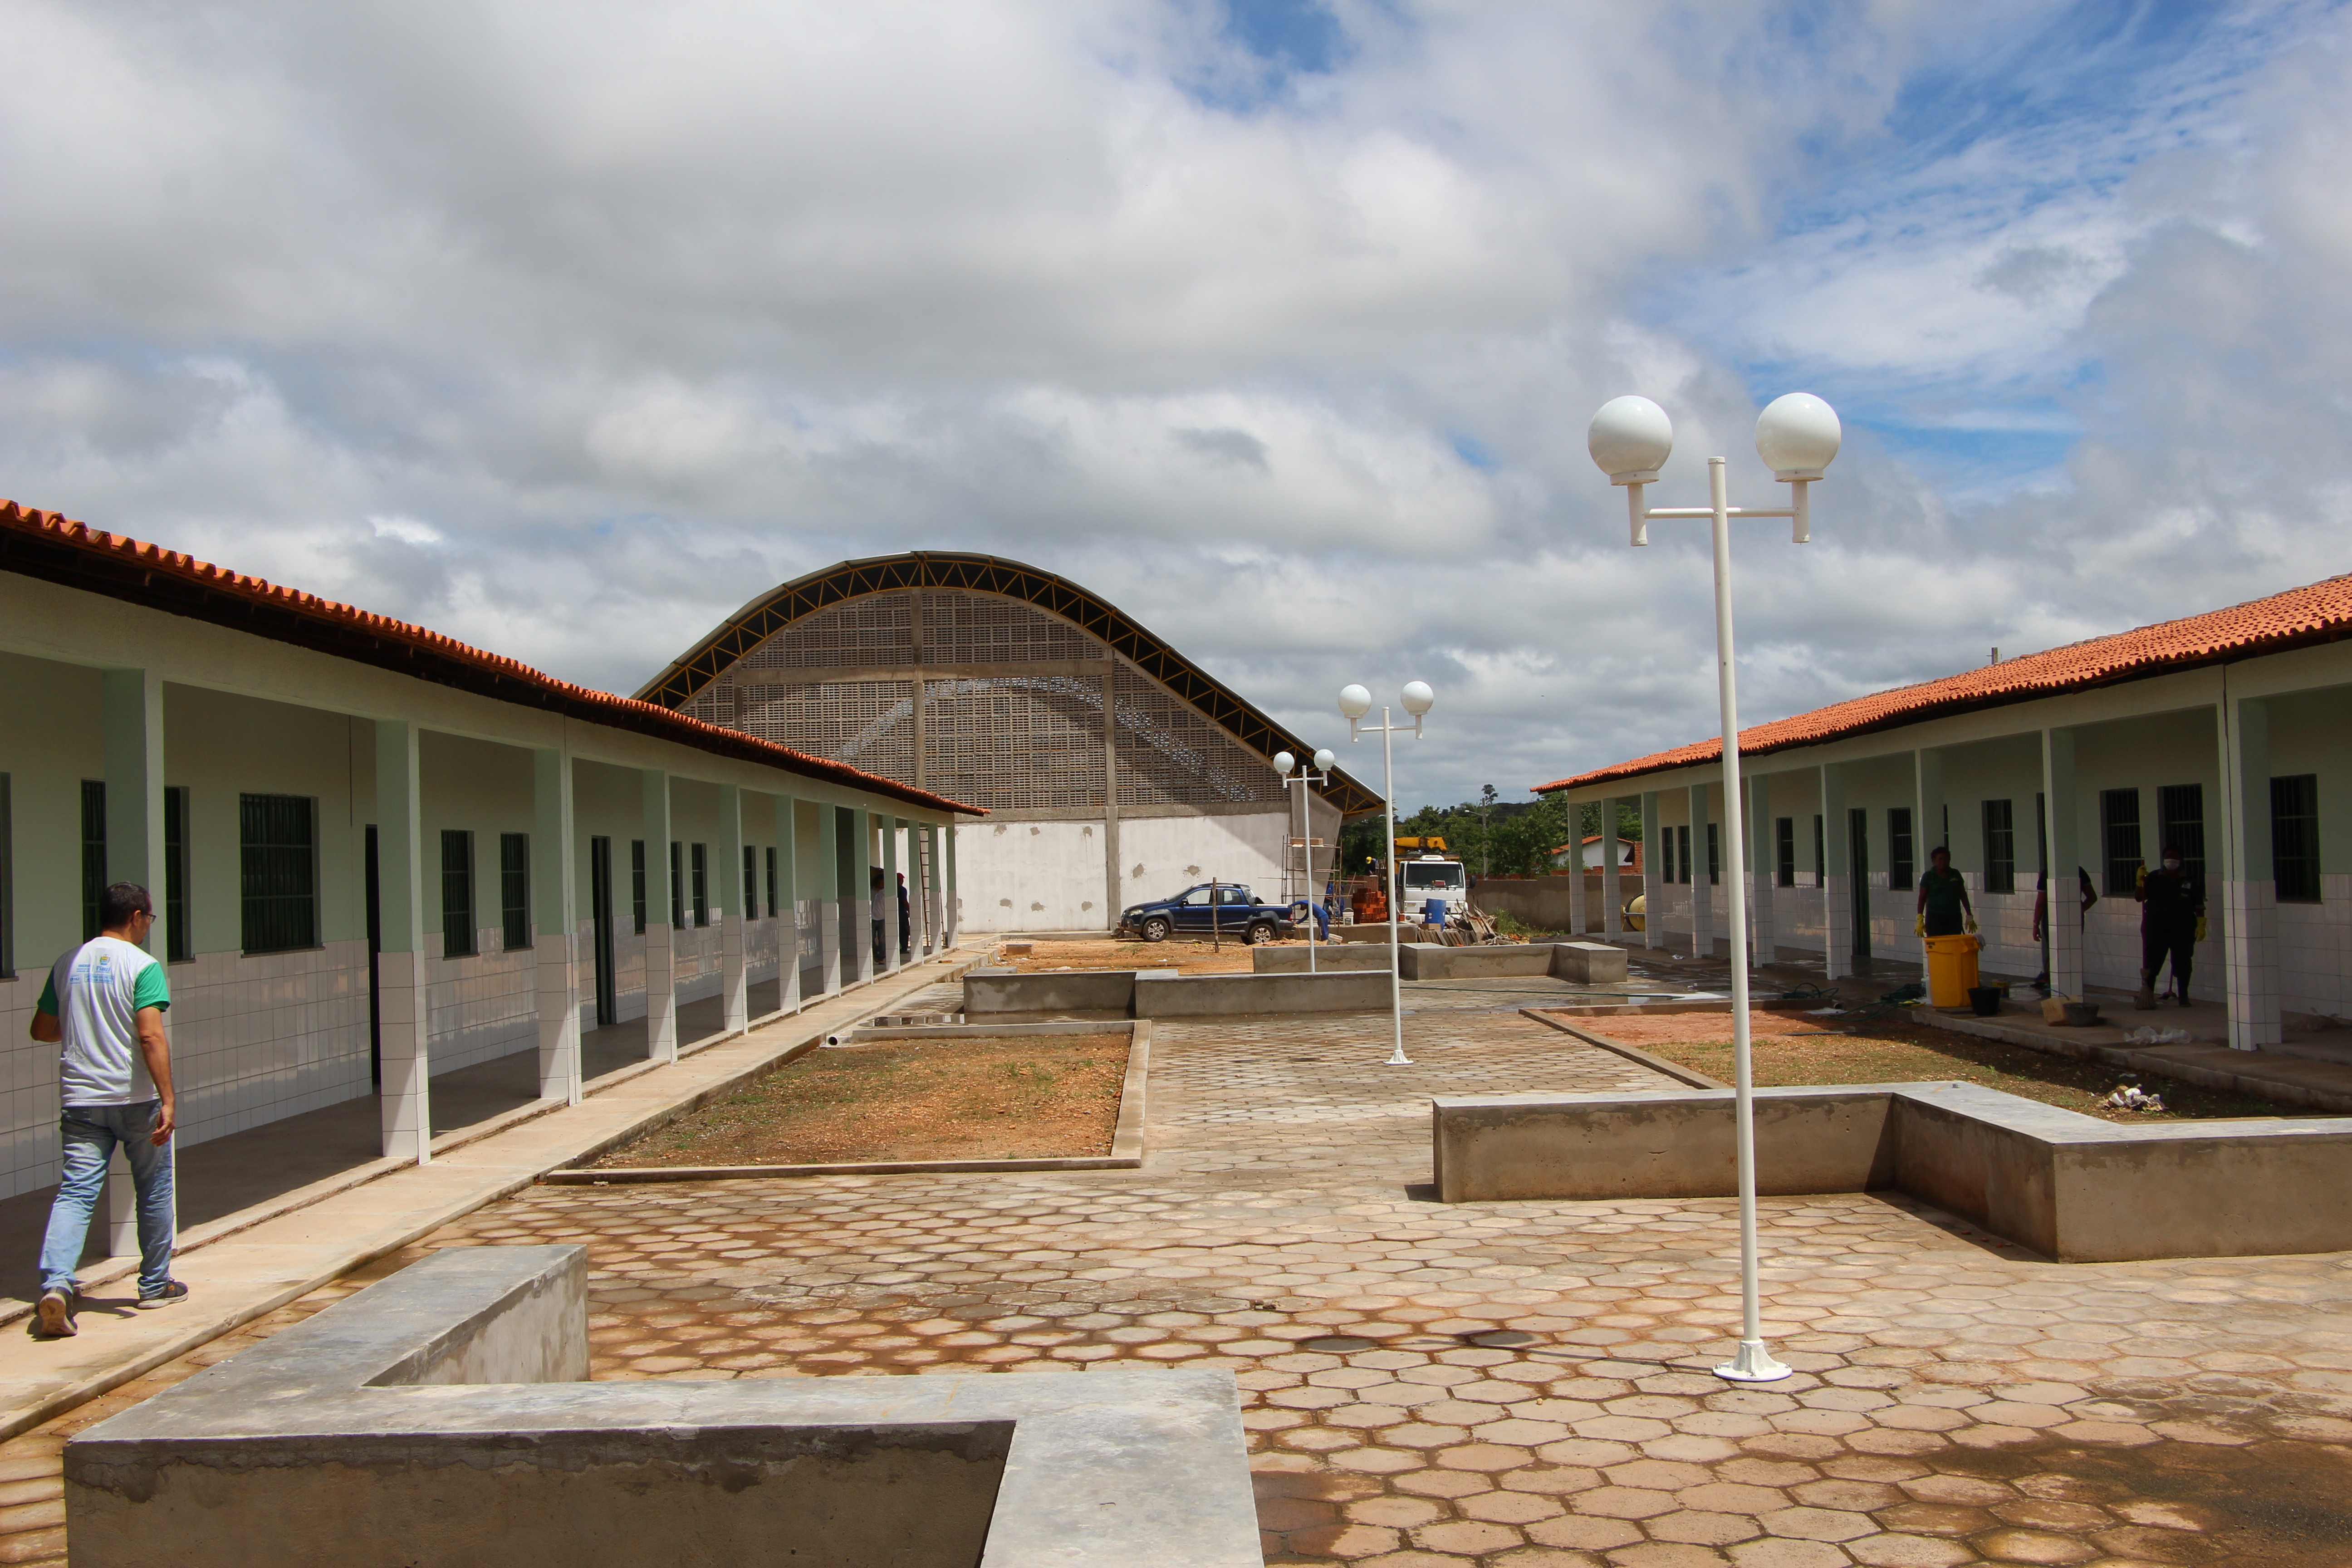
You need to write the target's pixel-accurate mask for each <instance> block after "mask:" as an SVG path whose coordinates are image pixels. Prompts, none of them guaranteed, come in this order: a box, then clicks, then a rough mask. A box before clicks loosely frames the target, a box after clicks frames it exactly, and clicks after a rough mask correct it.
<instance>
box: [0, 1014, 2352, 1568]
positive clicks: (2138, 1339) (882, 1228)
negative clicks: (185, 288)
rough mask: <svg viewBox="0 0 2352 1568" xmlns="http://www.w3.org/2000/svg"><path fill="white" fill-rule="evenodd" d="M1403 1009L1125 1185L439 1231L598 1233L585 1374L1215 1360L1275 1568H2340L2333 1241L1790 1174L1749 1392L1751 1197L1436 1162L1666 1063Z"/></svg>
mask: <svg viewBox="0 0 2352 1568" xmlns="http://www.w3.org/2000/svg"><path fill="white" fill-rule="evenodd" d="M1414 1001H1415V1005H1416V1007H1417V1008H1418V1009H1419V1010H1417V1011H1416V1012H1415V1013H1413V1014H1412V1016H1411V1017H1410V1018H1409V1020H1408V1034H1407V1044H1408V1049H1409V1050H1410V1052H1411V1054H1412V1056H1413V1058H1415V1065H1414V1066H1412V1067H1411V1068H1383V1067H1381V1065H1380V1063H1381V1058H1382V1057H1383V1056H1384V1055H1385V1054H1386V1020H1385V1018H1384V1017H1381V1016H1372V1017H1363V1016H1351V1017H1336V1018H1334V1017H1319V1018H1309V1019H1280V1020H1259V1021H1245V1022H1239V1023H1214V1024H1172V1025H1171V1024H1161V1025H1160V1026H1158V1027H1157V1030H1156V1040H1155V1047H1154V1057H1153V1071H1152V1104H1151V1128H1152V1134H1151V1136H1152V1152H1151V1154H1150V1159H1149V1160H1148V1161H1147V1163H1146V1165H1145V1167H1144V1169H1142V1170H1140V1171H1135V1172H1069V1173H1034V1174H1032V1173H1022V1174H992V1175H956V1176H940V1175H900V1176H879V1177H831V1178H821V1179H814V1180H797V1181H789V1182H773V1181H765V1182H739V1183H706V1184H681V1185H676V1186H660V1187H646V1186H611V1187H541V1188H535V1189H532V1190H530V1192H528V1193H525V1194H520V1195H519V1196H517V1197H515V1198H513V1199H511V1200H509V1201H507V1202H505V1203H501V1204H499V1205H494V1206H492V1207H490V1208H488V1209H485V1210H483V1211H481V1212H479V1213H478V1214H477V1215H473V1216H471V1217H470V1218H468V1219H467V1220H466V1221H465V1222H463V1223H461V1224H458V1225H456V1226H451V1227H449V1228H448V1230H446V1232H445V1233H443V1234H441V1235H439V1236H436V1237H434V1238H432V1240H431V1241H430V1242H429V1243H428V1244H427V1246H428V1247H437V1246H499V1245H510V1244H520V1243H534V1242H551V1241H576V1242H579V1243H582V1244H583V1245H585V1246H586V1247H589V1249H590V1255H591V1258H592V1265H593V1312H594V1317H593V1323H592V1337H593V1349H594V1357H595V1375H596V1376H599V1377H705V1378H708V1377H762V1376H767V1377H773V1376H812V1375H814V1376H844V1375H847V1376H857V1375H863V1376H874V1375H904V1374H913V1375H921V1374H924V1373H935V1372H940V1371H948V1370H958V1371H962V1370H970V1369H971V1368H974V1367H983V1368H990V1369H993V1370H995V1371H999V1372H1003V1373H1008V1374H1028V1375H1078V1374H1082V1373H1084V1372H1085V1371H1086V1370H1087V1369H1088V1368H1090V1367H1095V1366H1100V1365H1104V1364H1106V1363H1119V1364H1122V1365H1126V1366H1137V1365H1147V1366H1148V1365H1190V1366H1216V1367H1225V1368H1229V1369H1231V1370H1232V1371H1233V1372H1234V1375H1235V1377H1236V1379H1237V1380H1238V1381H1239V1383H1240V1384H1241V1386H1242V1389H1243V1391H1244V1424H1245V1426H1247V1428H1248V1430H1249V1433H1250V1441H1251V1445H1252V1468H1253V1469H1254V1471H1255V1476H1256V1479H1257V1483H1258V1490H1259V1498H1260V1502H1259V1508H1260V1517H1261V1521H1262V1523H1263V1525H1264V1529H1265V1544H1266V1552H1267V1556H1268V1561H1269V1562H1271V1563H1285V1564H1288V1563H1360V1564H1374V1565H1379V1568H1409V1565H1416V1564H1418V1565H1428V1568H1435V1565H1437V1564H1455V1565H1458V1564H1462V1563H1481V1564H1486V1565H1488V1568H1570V1565H1580V1568H1600V1565H1602V1564H1609V1565H1613V1568H1697V1565H1702V1564H1706V1565H1716V1564H1732V1565H1736V1568H1832V1565H1843V1564H1849V1563H1858V1564H1864V1565H1867V1568H1944V1565H1947V1564H1960V1563H2011V1564H2028V1563H2054V1564H2075V1563H2086V1564H2088V1563H2095V1564H2103V1565H2105V1568H2126V1565H2129V1564H2144V1563H2193V1564H2222V1565H2247V1568H2252V1565H2253V1564H2263V1565H2266V1568H2273V1565H2275V1568H2305V1565H2314V1568H2315V1565H2318V1564H2343V1563H2352V1505H2347V1504H2346V1503H2344V1502H2343V1498H2344V1497H2345V1496H2346V1485H2345V1483H2346V1481H2347V1479H2352V1473H2348V1472H2352V1313H2348V1312H2347V1303H2352V1272H2347V1263H2352V1259H2347V1258H2345V1257H2342V1256H2335V1255H2330V1256H2326V1257H2311V1258H2252V1259H2222V1260H2196V1261H2188V1262H2179V1263H2164V1264H2135V1265H2099V1266H2071V1267H2070V1266H2060V1265H2054V1264H2049V1263H2045V1262H2042V1261H2040V1260H2038V1259H2036V1258H2032V1257H2030V1256H2028V1255H2025V1254H2023V1253H2021V1252H2020V1251H2018V1250H2017V1249H2015V1248H2012V1247H2006V1246H2003V1245H2001V1244H1999V1243H1997V1242H1994V1241H1992V1240H1990V1238H1987V1237H1983V1236H1981V1235H1979V1234H1977V1233H1975V1232H1973V1231H1971V1230H1970V1229H1969V1227H1967V1226H1963V1225H1960V1224H1958V1223H1957V1222H1954V1221H1951V1220H1949V1219H1948V1218H1946V1217H1945V1216H1941V1215H1937V1214H1935V1213H1933V1212H1932V1211H1929V1210H1927V1209H1925V1208H1922V1207H1920V1206H1919V1205H1915V1204H1912V1203H1910V1202H1908V1201H1907V1200H1902V1199H1899V1198H1881V1197H1878V1196H1875V1195H1862V1194H1843V1195H1838V1196H1833V1197H1820V1198H1783V1199H1767V1200H1766V1201H1765V1202H1764V1204H1763V1205H1762V1207H1763V1223H1764V1237H1765V1295H1766V1300H1767V1304H1768V1332H1769V1334H1770V1336H1771V1337H1772V1339H1773V1342H1774V1344H1775V1347H1776V1349H1777V1350H1778V1351H1779V1352H1780V1354H1781V1356H1782V1358H1783V1359H1784V1360H1786V1361H1788V1362H1789V1363H1790V1364H1792V1365H1794V1366H1795V1367H1797V1368H1798V1369H1799V1371H1798V1373H1797V1375H1795V1376H1793V1377H1791V1378H1790V1379H1788V1380H1787V1381H1786V1382H1783V1383H1780V1384H1770V1385H1767V1386H1761V1387H1745V1388H1742V1387H1735V1386H1732V1385H1729V1384H1724V1383H1722V1382H1720V1381H1719V1380H1717V1378H1715V1377H1713V1376H1712V1375H1710V1374H1709V1373H1708V1371H1707V1368H1708V1367H1710V1366H1711V1365H1712V1364H1713V1363H1714V1362H1715V1361H1717V1360H1718V1359H1720V1357H1721V1356H1722V1355H1723V1354H1724V1353H1725V1352H1727V1349H1728V1345H1729V1339H1728V1335H1729V1332H1730V1331H1731V1330H1732V1329H1733V1328H1734V1327H1735V1326H1736V1324H1737V1321H1738V1297H1737V1284H1738V1270H1737V1262H1736V1252H1735V1247H1736V1241H1737V1231H1736V1224H1735V1221H1736V1216H1735V1214H1734V1212H1733V1205H1730V1204H1729V1203H1728V1202H1717V1201H1693V1202H1675V1201H1653V1202H1638V1203H1622V1202H1620V1203H1512V1204H1475V1205H1440V1204H1437V1203H1435V1202H1433V1199H1432V1195H1431V1194H1430V1191H1429V1189H1428V1186H1427V1182H1428V1176H1429V1151H1428V1108H1427V1099H1428V1096H1430V1095H1431V1094H1433V1093H1473V1092H1488V1091H1508V1090H1517V1089H1620V1088H1622V1089H1640V1088H1656V1087H1663V1085H1662V1083H1661V1081H1660V1080H1659V1079H1655V1078H1654V1077H1653V1076H1652V1075H1651V1074H1650V1073H1649V1072H1648V1071H1647V1069H1645V1068H1641V1067H1638V1066H1636V1065H1634V1064H1633V1063H1631V1062H1628V1061H1626V1060H1623V1059H1622V1058H1617V1057H1615V1056H1613V1055H1612V1054H1610V1053H1607V1052H1604V1051H1601V1050H1600V1049H1598V1048H1596V1047H1589V1046H1586V1045H1583V1044H1581V1043H1580V1042H1578V1041H1575V1040H1574V1039H1572V1038H1570V1037H1566V1036H1562V1035H1559V1034H1558V1033H1556V1032H1554V1031H1551V1030H1549V1029H1546V1028H1544V1027H1543V1026H1540V1025H1538V1024H1535V1023H1532V1022H1530V1021H1528V1020H1527V1019H1524V1018H1522V1017H1519V1016H1517V1013H1516V1011H1515V1008H1514V1006H1513V1005H1512V1003H1513V998H1512V997H1511V996H1509V995H1508V994H1507V993H1506V992H1505V991H1504V990H1503V989H1502V988H1500V987H1496V988H1490V989H1481V988H1478V987H1454V988H1450V989H1447V990H1444V991H1443V992H1439V993H1431V992H1423V993H1422V994H1418V995H1416V997H1415V998H1414ZM420 1250H421V1249H420ZM400 1261H403V1259H391V1260H387V1261H386V1263H385V1264H384V1265H383V1266H381V1268H391V1267H394V1266H396V1265H397V1263H399V1262H400ZM351 1285H352V1282H348V1281H347V1282H344V1284H343V1285H342V1286H341V1287H339V1289H349V1288H351ZM325 1294H327V1293H322V1297H323V1296H324V1295H325ZM319 1300H320V1298H313V1299H311V1300H306V1301H305V1302H304V1303H301V1304H299V1306H298V1307H297V1308H292V1309H289V1310H288V1312H287V1313H285V1314H280V1315H279V1318H280V1319H282V1320H285V1321H291V1317H292V1316H293V1315H295V1314H298V1313H299V1312H300V1311H302V1310H313V1309H314V1308H315V1306H316V1305H317V1304H318V1303H319ZM272 1326H273V1324H272V1323H271V1322H268V1321H265V1322H264V1323H262V1324H258V1325H255V1326H254V1327H253V1328H251V1329H248V1330H247V1331H244V1333H243V1335H241V1336H239V1338H238V1339H237V1340H236V1341H234V1342H221V1343H220V1344H218V1345H215V1346H212V1347H207V1352H206V1356H205V1359H216V1357H217V1355H219V1354H225V1353H227V1352H228V1351H229V1350H230V1349H233V1348H235V1344H236V1343H237V1342H247V1341H249V1338H250V1337H251V1336H252V1335H254V1334H257V1333H261V1332H267V1331H269V1329H270V1328H271V1327H272ZM192 1360H193V1358H192ZM185 1370H186V1369H185V1368H181V1367H176V1366H175V1367H174V1368H167V1369H164V1370H163V1372H161V1373H157V1374H154V1375H153V1376H152V1377H151V1378H150V1379H149V1380H146V1381H145V1383H144V1384H143V1385H142V1386H143V1387H144V1388H147V1389H152V1387H154V1386H158V1385H160V1384H161V1383H162V1382H167V1381H169V1380H170V1379H171V1378H172V1377H173V1376H175V1375H184V1374H185ZM139 1391H140V1390H139V1388H134V1389H133V1390H129V1391H125V1392H124V1393H123V1394H118V1395H115V1396H113V1398H112V1400H111V1401H110V1405H119V1404H120V1403H121V1402H122V1401H124V1400H126V1399H127V1398H129V1397H131V1396H133V1395H134V1394H137V1393H138V1392H139ZM85 1418H87V1419H95V1418H96V1415H95V1413H92V1414H89V1415H87V1416H85V1413H81V1412H78V1413H76V1416H75V1417H70V1418H68V1421H67V1422H65V1423H57V1424H52V1428H45V1429H44V1430H43V1431H42V1432H40V1433H36V1434H32V1435H29V1436H27V1437H25V1438H20V1439H17V1440H16V1442H15V1443H13V1444H9V1445H5V1446H0V1488H8V1489H10V1490H9V1491H8V1492H6V1493H0V1498H10V1499H13V1500H14V1506H13V1507H11V1506H9V1505H8V1504H7V1503H6V1502H5V1501H0V1527H7V1526H10V1525H11V1524H12V1522H13V1523H14V1524H16V1525H17V1526H20V1527H21V1528H18V1529H17V1533H16V1534H15V1535H9V1536H5V1537H0V1561H5V1560H18V1561H22V1560H33V1559H36V1558H38V1557H39V1556H41V1555H42V1554H43V1553H44V1552H54V1551H55V1550H56V1546H57V1538H58V1531H57V1530H56V1526H55V1517H56V1516H55V1505H54V1502H53V1501H50V1500H47V1499H49V1498H53V1497H54V1467H55V1459H54V1454H55V1450H56V1446H57V1444H58V1442H61V1441H62V1436H61V1433H62V1431H63V1429H65V1427H66V1426H69V1425H72V1424H75V1423H78V1422H79V1421H80V1420H82V1419H85ZM44 1455H47V1458H46V1460H44V1458H43V1456H44ZM44 1463H46V1464H47V1467H48V1468H47V1474H48V1476H49V1477H50V1481H49V1483H48V1485H49V1488H50V1490H49V1492H48V1493H47V1494H46V1496H44V1495H41V1494H40V1493H39V1487H40V1481H39V1474H40V1471H41V1467H42V1465H43V1464H44ZM25 1510H30V1511H25ZM44 1510H46V1511H44ZM12 1513H20V1514H21V1518H19V1519H17V1520H16V1521H11V1519H10V1518H9V1515H10V1514H12Z"/></svg>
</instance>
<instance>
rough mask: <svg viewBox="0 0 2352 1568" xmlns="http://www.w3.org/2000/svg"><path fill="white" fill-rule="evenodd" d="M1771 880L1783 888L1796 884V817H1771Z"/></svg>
mask: <svg viewBox="0 0 2352 1568" xmlns="http://www.w3.org/2000/svg"><path fill="white" fill-rule="evenodd" d="M1772 869H1773V877H1772V879H1773V881H1775V882H1777V883H1779V884H1780V886H1781V887H1783V888H1793V887H1795V886H1796V885H1797V819H1796V818H1795V817H1793V816H1776V817H1774V818H1773V819H1772Z"/></svg>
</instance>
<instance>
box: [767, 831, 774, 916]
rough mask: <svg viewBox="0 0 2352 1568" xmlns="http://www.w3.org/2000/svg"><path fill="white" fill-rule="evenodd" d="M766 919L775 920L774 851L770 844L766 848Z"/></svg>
mask: <svg viewBox="0 0 2352 1568" xmlns="http://www.w3.org/2000/svg"><path fill="white" fill-rule="evenodd" d="M768 918H769V919H770V920H774V919H775V918H776V849H775V846H774V845H770V846H769V847H768Z"/></svg>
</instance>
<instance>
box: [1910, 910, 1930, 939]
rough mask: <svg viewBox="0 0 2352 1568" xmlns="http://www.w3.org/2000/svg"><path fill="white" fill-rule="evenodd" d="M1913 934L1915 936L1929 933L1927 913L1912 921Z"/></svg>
mask: <svg viewBox="0 0 2352 1568" xmlns="http://www.w3.org/2000/svg"><path fill="white" fill-rule="evenodd" d="M1911 934H1912V935H1913V936H1926V935H1927V916H1926V915H1921V916H1920V917H1919V918H1918V919H1917V920H1916V921H1912V922H1911Z"/></svg>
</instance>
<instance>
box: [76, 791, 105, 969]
mask: <svg viewBox="0 0 2352 1568" xmlns="http://www.w3.org/2000/svg"><path fill="white" fill-rule="evenodd" d="M105 892H106V781H105V780H104V779H84V780H82V781H81V939H82V941H84V942H89V941H91V940H93V939H95V938H96V937H97V935H98V931H99V925H98V903H99V900H100V898H101V897H103V896H104V895H105Z"/></svg>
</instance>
